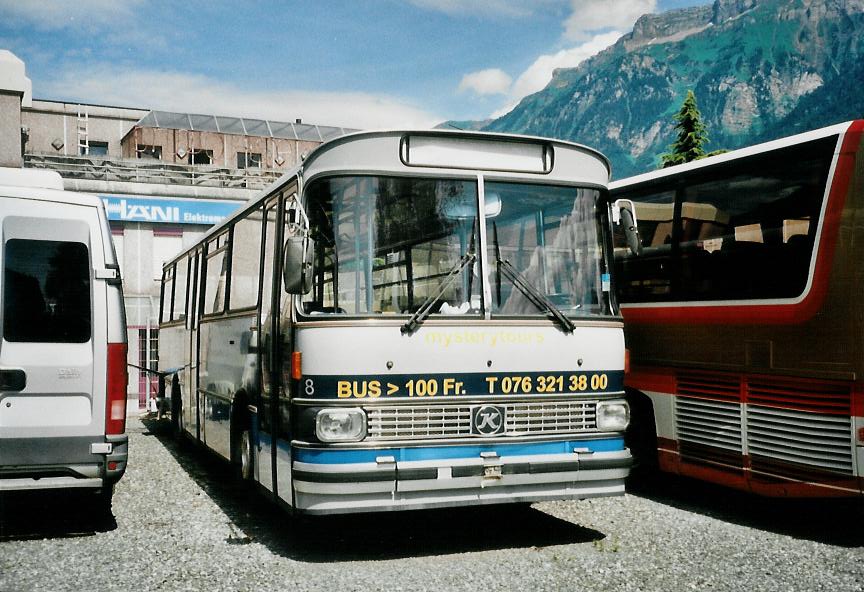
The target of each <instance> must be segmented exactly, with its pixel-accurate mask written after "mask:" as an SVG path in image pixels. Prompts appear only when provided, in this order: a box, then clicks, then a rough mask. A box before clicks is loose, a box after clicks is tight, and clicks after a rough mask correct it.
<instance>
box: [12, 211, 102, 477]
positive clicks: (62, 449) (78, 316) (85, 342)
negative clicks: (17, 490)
mask: <svg viewBox="0 0 864 592" xmlns="http://www.w3.org/2000/svg"><path fill="white" fill-rule="evenodd" d="M0 212H2V214H0V224H2V250H0V268H2V276H0V287H2V289H0V294H2V305H0V320H2V340H0V373H2V375H3V376H4V380H3V382H4V383H7V384H2V385H0V467H2V468H3V470H4V471H9V470H16V467H17V469H18V473H19V474H20V475H21V476H27V475H28V474H29V475H37V474H38V473H39V471H43V472H44V471H48V472H49V473H53V472H54V471H56V472H57V474H58V476H61V475H62V476H72V477H77V478H79V479H81V478H84V479H85V481H86V480H87V479H94V478H97V477H100V476H101V463H102V462H103V461H104V458H105V457H104V442H105V437H104V436H105V406H106V401H105V390H106V385H105V381H106V357H107V321H106V315H105V314H99V313H98V311H105V309H106V287H105V283H104V282H102V281H98V280H96V279H95V277H96V276H95V274H94V269H99V270H101V269H103V268H104V267H105V262H104V256H103V252H104V251H103V244H102V240H103V238H102V236H101V231H100V230H101V229H100V219H99V215H98V209H97V208H96V207H90V206H85V205H78V204H71V203H57V202H46V201H39V200H32V199H19V198H9V197H0ZM94 311H97V312H95V313H94ZM93 444H96V446H95V447H94V446H93ZM100 444H101V446H100ZM100 452H101V453H103V454H102V455H101V456H100V455H99V453H100ZM52 469H53V470H52ZM85 484H86V483H85V482H82V483H81V485H85Z"/></svg>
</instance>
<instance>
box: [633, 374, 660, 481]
mask: <svg viewBox="0 0 864 592" xmlns="http://www.w3.org/2000/svg"><path fill="white" fill-rule="evenodd" d="M626 397H627V402H628V403H629V405H630V426H629V427H628V428H627V433H626V435H625V442H626V444H627V447H628V448H630V453H631V454H632V455H633V460H634V463H633V468H632V469H631V471H630V475H631V479H630V480H631V481H634V480H635V481H639V482H643V481H644V482H650V481H651V480H653V479H654V478H655V477H656V475H657V472H658V471H659V462H658V458H657V424H656V423H655V420H654V406H653V405H652V403H651V399H650V397H648V395H646V394H645V393H642V392H640V391H637V390H633V389H627V394H626Z"/></svg>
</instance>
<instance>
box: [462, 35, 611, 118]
mask: <svg viewBox="0 0 864 592" xmlns="http://www.w3.org/2000/svg"><path fill="white" fill-rule="evenodd" d="M619 37H621V33H620V32H619V31H610V32H608V33H602V34H600V35H595V36H594V37H593V38H592V39H591V40H589V41H586V42H585V43H583V44H581V45H577V46H576V47H571V48H569V49H562V50H561V51H559V52H557V53H554V54H550V55H542V56H540V57H539V58H537V59H536V60H534V63H533V64H531V65H530V66H528V68H527V69H526V70H525V71H524V72H523V73H522V74H521V75H520V76H519V78H517V79H516V82H514V83H513V86H512V87H511V88H510V92H509V95H508V97H507V103H506V104H505V105H504V106H503V107H501V108H500V109H498V110H497V111H495V112H494V113H493V114H492V117H501V116H502V115H505V114H506V113H508V112H509V111H510V110H512V109H513V107H515V106H516V105H517V104H518V103H519V101H521V100H522V99H523V98H524V97H526V96H528V95H530V94H533V93H536V92H538V91H540V90H543V89H544V88H545V87H546V85H547V84H549V83H550V82H551V81H552V73H553V72H554V71H555V69H556V68H575V67H576V66H578V65H579V64H581V63H582V62H583V61H585V60H586V59H588V58H590V57H591V56H593V55H596V54H597V53H599V52H600V51H602V50H604V49H606V48H607V47H609V46H610V45H612V44H613V43H615V42H616V41H617V40H618V38H619ZM463 81H464V78H463Z"/></svg>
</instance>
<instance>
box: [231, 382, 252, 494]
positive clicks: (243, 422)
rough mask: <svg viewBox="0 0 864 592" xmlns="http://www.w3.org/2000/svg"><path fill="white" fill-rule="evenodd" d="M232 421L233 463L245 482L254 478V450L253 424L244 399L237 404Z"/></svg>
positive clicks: (238, 474)
mask: <svg viewBox="0 0 864 592" xmlns="http://www.w3.org/2000/svg"><path fill="white" fill-rule="evenodd" d="M235 405H236V407H235V408H234V410H233V412H232V414H231V415H232V420H231V462H232V463H233V464H234V467H235V470H236V472H237V476H238V477H240V479H241V480H243V481H249V480H251V479H252V477H253V471H254V462H255V460H254V456H253V454H254V453H253V450H252V424H251V421H250V419H249V413H248V412H247V411H246V403H245V401H244V400H243V399H239V400H238V401H237V402H235Z"/></svg>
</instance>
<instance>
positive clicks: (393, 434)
mask: <svg viewBox="0 0 864 592" xmlns="http://www.w3.org/2000/svg"><path fill="white" fill-rule="evenodd" d="M500 406H501V407H504V410H505V418H504V432H503V434H499V435H501V436H535V435H537V436H539V435H555V434H566V433H580V432H590V431H596V430H597V420H596V412H597V401H543V402H536V403H505V404H502V405H500ZM474 407H476V405H392V406H380V407H379V406H375V407H368V408H367V409H366V414H367V417H368V436H367V440H404V439H408V440H410V439H425V438H454V437H456V438H459V437H472V436H476V434H474V433H473V431H472V429H471V413H472V410H473V409H474Z"/></svg>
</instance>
